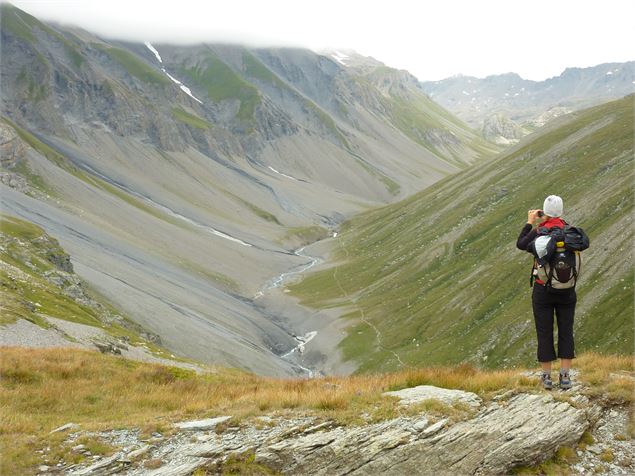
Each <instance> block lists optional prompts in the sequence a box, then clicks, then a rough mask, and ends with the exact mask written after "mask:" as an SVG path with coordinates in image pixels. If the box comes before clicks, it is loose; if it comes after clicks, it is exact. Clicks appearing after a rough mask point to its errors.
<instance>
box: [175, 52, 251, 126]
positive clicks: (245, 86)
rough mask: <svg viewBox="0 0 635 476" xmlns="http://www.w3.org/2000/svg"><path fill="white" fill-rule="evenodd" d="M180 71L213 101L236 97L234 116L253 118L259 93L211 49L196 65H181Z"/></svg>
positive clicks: (243, 118) (246, 118)
mask: <svg viewBox="0 0 635 476" xmlns="http://www.w3.org/2000/svg"><path fill="white" fill-rule="evenodd" d="M180 73H181V74H183V75H185V76H187V77H189V78H190V79H191V80H192V81H194V83H195V84H198V85H199V86H200V87H202V88H203V89H205V90H206V91H207V97H208V98H209V99H211V100H213V101H216V102H219V101H223V100H225V99H238V100H239V101H240V107H239V109H238V113H237V114H236V117H237V118H238V119H241V120H253V118H254V112H255V109H256V106H257V105H258V104H260V100H261V98H260V93H259V92H258V90H257V89H256V88H255V87H254V86H253V85H252V84H251V83H249V82H247V81H245V80H244V79H243V78H241V77H240V76H239V75H238V74H236V73H235V72H234V71H233V70H232V69H231V68H230V67H229V66H228V65H226V64H225V63H224V62H223V61H221V60H220V58H218V57H217V56H216V55H215V54H214V53H212V52H211V51H210V52H209V54H208V55H207V57H206V58H205V59H204V60H203V61H202V62H201V63H199V64H198V65H196V66H194V67H191V68H187V67H185V66H182V67H181V69H180Z"/></svg>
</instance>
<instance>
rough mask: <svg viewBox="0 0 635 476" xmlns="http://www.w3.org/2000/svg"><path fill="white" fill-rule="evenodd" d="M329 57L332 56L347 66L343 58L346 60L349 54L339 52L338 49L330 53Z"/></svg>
mask: <svg viewBox="0 0 635 476" xmlns="http://www.w3.org/2000/svg"><path fill="white" fill-rule="evenodd" d="M331 58H333V59H334V60H335V61H337V62H338V63H340V64H343V65H344V66H348V65H347V64H346V62H345V61H344V60H347V59H348V58H349V56H348V55H345V54H344V53H341V52H340V51H335V52H333V53H332V54H331Z"/></svg>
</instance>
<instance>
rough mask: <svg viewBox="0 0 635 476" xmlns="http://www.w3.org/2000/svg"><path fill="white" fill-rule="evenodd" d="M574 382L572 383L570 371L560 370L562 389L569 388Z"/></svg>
mask: <svg viewBox="0 0 635 476" xmlns="http://www.w3.org/2000/svg"><path fill="white" fill-rule="evenodd" d="M572 386H573V384H572V383H571V377H569V372H560V388H561V389H562V390H569V389H570V388H571V387H572Z"/></svg>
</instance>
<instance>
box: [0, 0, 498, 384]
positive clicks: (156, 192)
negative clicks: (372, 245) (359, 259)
mask: <svg viewBox="0 0 635 476" xmlns="http://www.w3.org/2000/svg"><path fill="white" fill-rule="evenodd" d="M0 8H1V9H2V11H1V13H2V15H1V16H2V26H1V35H2V38H1V41H0V50H1V51H0V53H1V55H0V57H1V61H2V64H1V66H2V68H1V75H2V77H1V80H2V88H1V90H0V95H1V100H2V104H1V112H2V116H3V118H2V122H1V124H0V129H1V130H2V134H3V135H6V136H7V137H11V143H12V144H16V147H17V148H18V149H21V150H22V152H21V153H20V154H14V155H15V158H14V159H11V160H9V161H6V163H5V161H3V169H2V174H1V176H2V182H3V184H4V185H2V193H1V194H0V199H1V201H2V207H3V209H5V210H6V211H7V212H8V213H11V214H12V215H14V216H16V217H20V218H23V219H26V220H28V221H30V222H32V223H35V224H37V225H39V226H42V227H43V228H44V229H45V230H46V231H47V232H49V233H50V234H51V235H52V236H55V238H56V239H58V240H59V242H60V243H61V245H62V246H63V247H64V248H65V249H66V250H67V251H68V253H69V254H70V255H71V256H72V259H73V264H74V265H75V269H76V270H77V273H78V274H79V275H80V276H81V277H82V278H83V279H85V280H86V281H88V282H89V283H90V284H91V285H93V286H94V287H95V289H97V290H99V292H101V293H102V294H103V295H104V296H106V297H107V298H108V299H110V300H112V302H113V303H115V304H116V305H117V306H118V307H120V308H121V309H122V311H123V312H125V314H126V315H127V316H130V317H131V318H132V319H134V320H135V321H136V322H138V323H139V324H141V325H142V326H144V327H145V328H147V329H149V330H151V331H152V332H154V333H157V334H159V335H160V336H161V338H162V339H163V342H164V343H165V345H166V346H167V347H168V348H169V349H170V350H172V351H173V352H175V353H179V354H181V355H187V356H189V357H192V358H196V359H200V360H205V361H211V362H216V363H222V364H225V365H234V366H240V367H243V368H247V369H250V370H253V371H258V372H263V373H270V374H289V373H293V371H294V370H293V369H294V368H295V370H296V371H299V372H305V371H306V369H304V370H302V369H301V368H300V367H298V366H297V365H295V366H294V365H290V363H289V362H288V359H285V358H282V356H284V355H286V354H288V352H289V350H290V349H293V348H294V347H295V346H297V345H298V342H297V341H296V339H295V337H294V336H295V335H303V334H304V333H306V332H309V331H316V330H319V329H320V328H321V326H325V325H328V322H330V321H329V320H328V319H325V318H322V316H313V317H312V319H311V318H309V319H306V318H305V317H306V315H307V314H308V311H306V310H304V309H301V308H298V307H297V306H293V305H288V306H287V305H286V303H287V301H288V300H286V299H285V297H284V295H281V294H279V293H276V287H277V286H279V283H280V282H281V281H282V280H283V279H284V277H285V276H288V275H289V274H290V273H291V274H292V273H293V272H297V270H300V269H303V268H306V267H307V266H311V265H312V264H313V263H315V261H314V260H313V258H310V257H307V256H302V255H301V254H300V251H298V249H299V248H301V247H302V246H303V245H304V244H306V243H307V242H309V241H314V240H317V239H319V238H323V237H325V236H327V235H328V234H329V232H330V230H331V229H332V228H333V227H334V226H336V225H337V224H338V223H339V222H341V221H342V220H343V219H345V218H346V217H350V216H352V215H353V214H355V213H357V212H359V211H360V210H367V209H369V208H372V207H374V206H377V205H379V204H385V203H389V202H392V201H395V200H397V199H398V198H400V197H404V196H407V195H409V194H411V193H413V192H415V191H418V190H420V189H421V188H424V187H426V186H427V185H429V184H431V183H434V182H435V181H437V180H439V179H441V178H443V177H445V176H447V175H448V174H451V173H454V172H456V171H457V170H459V169H461V168H463V167H465V166H467V165H468V164H470V163H474V162H476V161H479V160H485V159H487V158H488V157H490V156H491V155H492V154H494V153H495V152H496V147H495V146H492V145H491V144H488V143H487V142H485V141H483V140H482V139H480V138H479V135H478V134H477V133H476V132H475V131H472V130H471V129H470V128H469V127H467V126H466V125H465V124H463V123H462V122H461V121H459V120H457V119H456V118H453V116H451V115H450V114H449V113H447V111H444V110H443V109H442V108H439V107H438V106H436V105H433V104H432V103H429V101H428V100H427V99H426V98H425V95H424V94H423V92H422V91H421V90H420V88H419V86H418V85H417V84H413V82H412V80H411V78H408V77H406V76H404V75H403V73H401V72H399V73H396V72H394V70H390V69H389V68H386V67H384V66H383V65H375V69H376V70H375V71H374V72H373V71H371V70H370V69H369V70H367V71H366V73H368V74H373V81H375V83H373V82H372V81H370V80H368V81H366V82H364V79H363V78H360V73H359V72H358V71H357V70H355V69H354V68H348V67H345V66H344V65H342V64H340V63H339V62H337V61H335V60H334V59H331V58H329V57H327V56H323V55H318V54H315V53H313V52H310V51H306V50H293V49H280V50H279V49H275V50H274V49H267V50H259V49H250V48H245V47H242V46H236V45H208V44H202V45H194V46H172V45H151V44H133V43H126V42H121V41H114V40H107V39H104V38H99V37H97V36H95V35H93V34H91V33H89V32H86V31H83V30H79V29H75V28H70V27H61V26H58V25H50V24H46V23H43V22H40V21H39V20H38V19H36V18H34V17H33V16H31V15H29V14H27V13H26V12H24V11H22V10H19V9H17V8H15V7H13V6H11V5H9V4H6V3H3V4H2V5H1V7H0ZM366 73H365V74H366ZM382 77H386V78H388V77H390V78H392V79H390V82H391V84H392V86H391V89H390V91H388V90H383V89H380V88H379V86H378V83H377V81H379V80H380V78H382ZM398 97H407V98H409V99H411V100H413V101H414V100H419V101H420V102H421V105H420V106H418V109H417V110H416V115H418V116H422V115H424V114H425V115H426V118H427V122H426V121H422V120H415V121H413V122H412V123H408V128H407V129H405V127H404V126H403V124H404V123H403V121H401V122H399V121H398V120H397V119H396V117H397V116H395V115H394V114H393V113H389V112H390V111H388V112H386V111H384V110H383V109H382V108H384V107H387V106H386V105H390V104H391V103H393V102H395V101H396V100H397V99H396V98H398ZM400 125H401V129H400V127H398V126H400ZM402 129H404V130H406V131H407V133H405V132H403V131H402ZM426 137H430V140H428V139H426ZM16 150H17V149H16ZM278 304H280V306H278ZM280 307H285V308H286V310H280ZM305 326H309V328H308V329H305ZM323 339H324V341H325V342H332V341H333V343H329V344H328V346H333V345H335V344H336V342H334V340H333V339H330V338H328V336H327V335H325V337H324V338H323ZM316 342H317V341H316ZM322 353H323V354H324V355H325V356H323V359H325V360H328V359H332V360H333V362H336V361H337V359H338V358H339V357H338V356H337V354H336V353H332V352H330V348H329V349H326V350H323V351H322ZM263 356H266V357H263Z"/></svg>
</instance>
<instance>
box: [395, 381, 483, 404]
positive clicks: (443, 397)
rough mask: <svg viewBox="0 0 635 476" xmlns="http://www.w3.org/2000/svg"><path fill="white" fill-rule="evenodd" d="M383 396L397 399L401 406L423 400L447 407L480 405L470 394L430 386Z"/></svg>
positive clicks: (476, 396) (478, 398)
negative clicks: (444, 404) (462, 404)
mask: <svg viewBox="0 0 635 476" xmlns="http://www.w3.org/2000/svg"><path fill="white" fill-rule="evenodd" d="M384 395H385V396H389V397H397V398H399V400H401V404H402V405H413V404H415V403H419V402H423V401H424V400H430V399H432V400H439V401H441V402H443V403H446V404H448V405H452V404H454V403H457V402H460V403H465V404H466V405H469V406H470V407H474V408H478V407H479V406H480V405H481V402H482V401H481V398H480V397H479V396H478V395H476V394H475V393H472V392H464V391H462V390H451V389H447V388H440V387H434V386H432V385H419V386H418V387H412V388H404V389H403V390H396V391H394V392H385V393H384Z"/></svg>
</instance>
